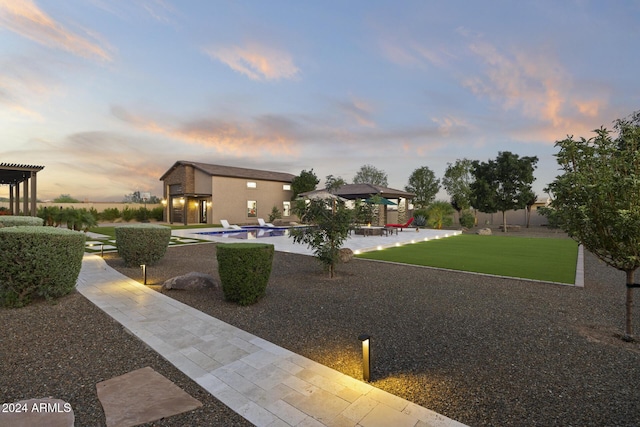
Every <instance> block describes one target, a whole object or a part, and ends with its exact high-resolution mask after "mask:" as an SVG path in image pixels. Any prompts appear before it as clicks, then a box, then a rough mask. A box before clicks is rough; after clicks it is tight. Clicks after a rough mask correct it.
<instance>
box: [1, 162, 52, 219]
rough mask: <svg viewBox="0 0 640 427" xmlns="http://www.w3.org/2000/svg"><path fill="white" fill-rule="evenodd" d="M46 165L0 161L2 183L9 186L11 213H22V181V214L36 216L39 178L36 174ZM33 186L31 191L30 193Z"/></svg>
mask: <svg viewBox="0 0 640 427" xmlns="http://www.w3.org/2000/svg"><path fill="white" fill-rule="evenodd" d="M42 169H44V166H33V165H19V164H14V163H0V184H2V185H8V186H9V210H10V212H11V215H18V214H19V213H20V183H22V188H23V190H22V193H23V194H22V203H23V205H22V214H23V215H30V216H36V214H37V208H36V200H37V197H36V196H37V189H38V186H37V180H36V174H37V173H38V172H40V171H41V170H42ZM29 187H31V193H29Z"/></svg>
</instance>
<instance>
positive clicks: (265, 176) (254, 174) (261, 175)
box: [160, 160, 295, 183]
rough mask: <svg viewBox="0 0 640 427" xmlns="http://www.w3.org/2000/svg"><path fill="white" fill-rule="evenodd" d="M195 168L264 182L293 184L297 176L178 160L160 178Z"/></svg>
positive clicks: (211, 173)
mask: <svg viewBox="0 0 640 427" xmlns="http://www.w3.org/2000/svg"><path fill="white" fill-rule="evenodd" d="M186 165H189V166H193V167H194V168H195V169H198V170H200V171H202V172H204V173H206V174H207V175H210V176H226V177H230V178H246V179H259V180H263V181H278V182H289V183H290V182H291V181H292V180H293V178H295V175H292V174H290V173H284V172H272V171H265V170H259V169H247V168H238V167H234V166H224V165H211V164H208V163H199V162H190V161H186V160H178V161H177V162H175V164H174V165H173V166H171V168H170V169H169V170H168V171H166V172H165V173H164V175H162V176H161V177H160V181H163V180H164V179H165V178H166V177H167V175H169V174H170V173H171V172H173V171H174V170H175V169H176V168H178V167H179V166H186Z"/></svg>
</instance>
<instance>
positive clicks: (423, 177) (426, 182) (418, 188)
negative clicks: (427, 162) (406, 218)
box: [404, 166, 440, 208]
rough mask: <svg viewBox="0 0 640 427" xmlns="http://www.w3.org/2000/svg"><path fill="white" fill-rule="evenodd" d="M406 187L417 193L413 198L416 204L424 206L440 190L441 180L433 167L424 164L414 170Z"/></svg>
mask: <svg viewBox="0 0 640 427" xmlns="http://www.w3.org/2000/svg"><path fill="white" fill-rule="evenodd" d="M404 189H405V190H406V191H408V192H410V193H414V194H415V195H416V197H415V198H414V199H413V204H414V205H415V206H417V207H418V208H424V207H426V206H427V205H429V203H431V202H433V200H434V199H435V198H436V194H438V191H439V190H440V180H439V179H436V175H435V174H434V173H433V171H432V170H431V169H429V168H428V167H427V166H423V167H421V168H418V169H416V170H414V171H413V173H412V174H411V176H410V177H409V183H408V184H407V185H406V186H405V187H404Z"/></svg>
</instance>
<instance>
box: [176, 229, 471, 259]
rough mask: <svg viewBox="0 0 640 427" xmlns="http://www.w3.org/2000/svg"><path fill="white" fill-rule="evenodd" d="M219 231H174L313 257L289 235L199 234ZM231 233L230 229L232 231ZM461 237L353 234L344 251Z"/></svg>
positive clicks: (449, 233)
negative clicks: (256, 244)
mask: <svg viewBox="0 0 640 427" xmlns="http://www.w3.org/2000/svg"><path fill="white" fill-rule="evenodd" d="M221 231H222V230H221V229H220V228H219V227H218V228H198V229H183V230H173V231H172V235H173V236H175V237H180V238H184V239H203V240H210V241H212V242H218V243H256V242H263V243H270V244H273V245H274V249H275V250H276V251H280V252H290V253H296V254H302V255H313V251H312V249H311V248H309V247H308V246H307V245H305V244H300V243H294V242H293V239H292V238H291V237H288V236H272V237H261V238H254V239H251V238H250V239H237V238H234V237H232V234H231V233H227V234H198V233H207V232H221ZM229 231H231V230H229ZM460 234H462V232H461V231H459V230H431V229H419V231H416V229H414V228H406V229H404V230H403V231H399V232H398V233H397V234H396V233H393V234H389V235H388V236H363V235H361V234H354V233H352V234H351V235H350V236H349V237H348V238H347V240H346V242H345V243H344V244H343V245H342V247H344V248H349V249H351V250H352V251H353V252H354V253H356V254H359V253H363V252H369V251H375V250H381V249H386V248H391V247H394V246H401V245H407V244H411V243H418V242H422V241H426V240H433V239H442V238H445V237H451V236H454V235H460Z"/></svg>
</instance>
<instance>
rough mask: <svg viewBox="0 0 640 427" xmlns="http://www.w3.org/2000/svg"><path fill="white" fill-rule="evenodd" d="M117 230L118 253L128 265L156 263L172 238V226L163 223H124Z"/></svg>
mask: <svg viewBox="0 0 640 427" xmlns="http://www.w3.org/2000/svg"><path fill="white" fill-rule="evenodd" d="M115 231H116V244H117V246H118V254H119V255H120V257H121V258H122V259H123V260H124V263H125V265H126V266H127V267H134V266H138V265H142V264H147V265H153V264H155V263H156V262H158V261H159V260H160V259H162V257H163V256H164V254H165V253H166V252H167V247H168V246H169V241H170V240H171V228H169V227H165V226H162V225H155V224H132V225H122V226H119V227H116V228H115Z"/></svg>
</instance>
